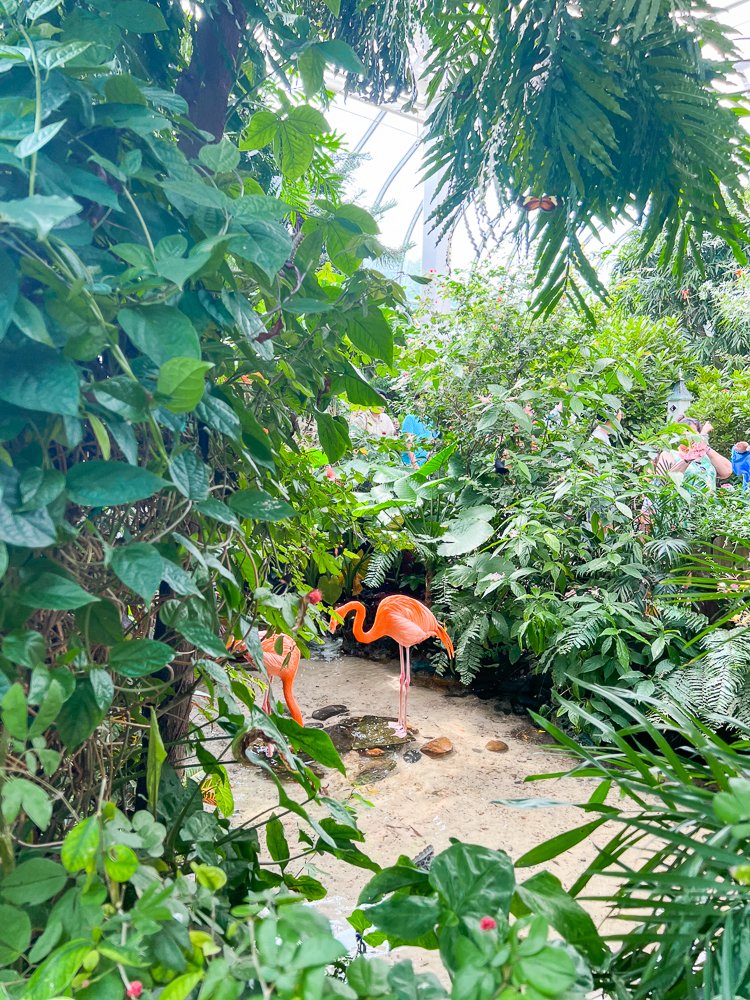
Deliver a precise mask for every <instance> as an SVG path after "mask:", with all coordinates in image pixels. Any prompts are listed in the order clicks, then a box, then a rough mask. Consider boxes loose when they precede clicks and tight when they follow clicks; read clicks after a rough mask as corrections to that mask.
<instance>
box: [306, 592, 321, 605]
mask: <svg viewBox="0 0 750 1000" xmlns="http://www.w3.org/2000/svg"><path fill="white" fill-rule="evenodd" d="M307 599H308V601H309V602H310V604H320V602H321V601H322V600H323V593H322V591H320V590H318V589H317V588H316V589H315V590H311V591H310V593H309V594H308V595H307Z"/></svg>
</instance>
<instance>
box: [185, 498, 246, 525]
mask: <svg viewBox="0 0 750 1000" xmlns="http://www.w3.org/2000/svg"><path fill="white" fill-rule="evenodd" d="M195 509H196V510H197V511H198V512H199V513H200V514H203V516H204V517H208V518H211V520H212V521H219V523H220V524H226V525H229V527H230V528H239V526H240V522H239V521H238V520H237V517H236V515H235V514H233V513H232V511H231V510H230V509H229V507H227V505H226V504H225V503H222V501H221V500H217V499H216V498H215V497H209V498H208V500H201V501H200V503H197V504H196V505H195Z"/></svg>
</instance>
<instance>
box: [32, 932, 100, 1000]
mask: <svg viewBox="0 0 750 1000" xmlns="http://www.w3.org/2000/svg"><path fill="white" fill-rule="evenodd" d="M91 950H92V945H91V941H90V940H87V939H85V938H76V939H75V940H73V941H69V942H68V943H67V944H64V945H63V946H62V947H61V948H57V949H56V950H55V951H53V952H52V954H51V955H50V956H49V958H47V959H46V960H45V961H44V962H43V963H42V964H41V965H40V966H39V968H38V969H37V970H36V972H35V973H34V975H33V976H32V977H31V979H29V981H28V983H27V984H26V989H25V991H24V1000H50V997H59V996H60V994H63V993H65V991H66V990H67V987H68V986H69V985H70V983H71V982H72V981H73V977H74V976H75V975H76V973H77V972H78V970H79V969H80V968H81V965H82V964H83V960H84V958H85V957H86V956H87V955H88V954H89V952H90V951H91Z"/></svg>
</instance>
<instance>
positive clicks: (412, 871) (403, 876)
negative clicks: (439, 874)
mask: <svg viewBox="0 0 750 1000" xmlns="http://www.w3.org/2000/svg"><path fill="white" fill-rule="evenodd" d="M412 887H414V888H418V889H420V890H421V891H424V890H427V889H428V888H429V886H428V879H427V872H423V871H422V870H421V869H419V868H414V867H408V866H407V865H400V864H398V865H394V866H393V867H391V868H384V869H383V871H381V872H378V873H377V875H374V876H373V877H372V878H371V879H370V881H369V882H368V883H367V885H366V886H365V887H364V889H363V890H362V892H361V893H360V894H359V899H358V900H357V904H358V905H359V906H362V905H363V904H366V903H376V902H377V901H378V900H379V899H382V898H383V896H388V895H389V894H390V893H392V892H396V890H397V889H407V888H412Z"/></svg>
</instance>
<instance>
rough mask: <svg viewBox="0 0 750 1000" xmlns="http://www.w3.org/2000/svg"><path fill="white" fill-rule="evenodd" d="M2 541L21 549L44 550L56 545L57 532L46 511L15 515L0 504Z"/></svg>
mask: <svg viewBox="0 0 750 1000" xmlns="http://www.w3.org/2000/svg"><path fill="white" fill-rule="evenodd" d="M0 540H1V541H3V542H8V543H9V544H10V545H18V546H20V547H21V548H27V549H42V548H45V547H46V546H47V545H54V543H55V541H56V540H57V530H56V528H55V525H54V523H53V521H52V518H51V517H50V516H49V513H48V512H47V511H46V510H44V509H42V510H32V511H29V512H28V513H27V514H23V513H14V512H13V511H11V510H10V508H9V507H7V506H6V505H5V504H4V503H2V502H0Z"/></svg>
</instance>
